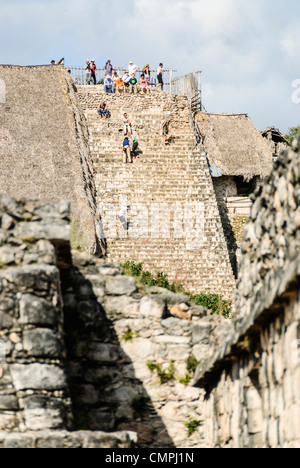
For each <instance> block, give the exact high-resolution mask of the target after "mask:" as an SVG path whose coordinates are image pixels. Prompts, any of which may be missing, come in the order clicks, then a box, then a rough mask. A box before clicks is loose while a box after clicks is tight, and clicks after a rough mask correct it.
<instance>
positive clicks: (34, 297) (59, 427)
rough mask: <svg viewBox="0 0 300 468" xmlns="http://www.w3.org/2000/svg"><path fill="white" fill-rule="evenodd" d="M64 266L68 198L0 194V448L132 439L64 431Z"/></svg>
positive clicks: (67, 407)
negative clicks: (17, 197)
mask: <svg viewBox="0 0 300 468" xmlns="http://www.w3.org/2000/svg"><path fill="white" fill-rule="evenodd" d="M71 265H72V260H71V255H70V206H69V203H67V202H59V203H57V204H56V205H55V204H49V203H48V202H42V201H25V200H24V199H22V200H17V201H16V200H13V199H12V198H10V197H9V196H7V195H1V196H0V344H1V356H0V358H1V360H0V431H3V432H1V433H0V446H1V447H10V448H11V447H19V448H22V447H25V446H26V447H38V448H39V447H92V446H99V447H102V446H106V447H129V446H131V445H132V443H133V441H134V440H135V436H134V435H133V434H132V435H131V434H129V433H125V432H122V433H118V434H112V435H111V436H110V435H108V434H104V433H97V432H93V433H88V432H80V433H79V432H74V431H73V432H70V430H71V429H73V414H72V402H71V399H70V392H69V386H68V374H67V371H66V357H67V353H66V347H65V340H64V333H65V332H64V316H63V303H62V292H61V289H62V287H66V285H67V284H69V283H70V281H71ZM3 351H4V355H3Z"/></svg>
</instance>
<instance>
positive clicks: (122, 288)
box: [106, 275, 136, 296]
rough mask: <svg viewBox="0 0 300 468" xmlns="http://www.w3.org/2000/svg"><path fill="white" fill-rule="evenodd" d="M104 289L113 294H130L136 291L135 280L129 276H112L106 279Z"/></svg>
mask: <svg viewBox="0 0 300 468" xmlns="http://www.w3.org/2000/svg"><path fill="white" fill-rule="evenodd" d="M106 291H107V294H110V295H115V296H122V295H130V294H133V293H134V292H135V291H136V281H135V279H134V278H131V277H130V276H121V275H118V276H113V277H112V278H109V279H107V280H106Z"/></svg>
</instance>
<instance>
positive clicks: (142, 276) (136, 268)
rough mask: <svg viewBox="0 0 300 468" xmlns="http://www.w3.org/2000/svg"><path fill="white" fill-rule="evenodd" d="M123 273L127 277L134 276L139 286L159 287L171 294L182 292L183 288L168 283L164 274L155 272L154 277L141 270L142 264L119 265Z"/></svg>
mask: <svg viewBox="0 0 300 468" xmlns="http://www.w3.org/2000/svg"><path fill="white" fill-rule="evenodd" d="M121 267H122V268H123V270H124V273H125V274H126V275H129V276H134V277H135V278H137V280H138V284H139V285H141V286H159V287H161V288H165V289H168V290H169V291H172V292H182V291H183V286H182V284H178V283H170V282H169V280H168V276H167V275H165V274H164V273H162V272H160V271H157V272H156V273H155V274H154V275H153V274H152V273H150V272H149V271H144V270H143V263H134V262H132V261H127V262H126V263H123V264H121Z"/></svg>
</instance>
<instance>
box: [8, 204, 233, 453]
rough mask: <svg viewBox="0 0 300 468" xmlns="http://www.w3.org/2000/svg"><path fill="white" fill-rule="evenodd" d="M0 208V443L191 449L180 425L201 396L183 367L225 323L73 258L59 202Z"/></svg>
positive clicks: (109, 268)
mask: <svg viewBox="0 0 300 468" xmlns="http://www.w3.org/2000/svg"><path fill="white" fill-rule="evenodd" d="M0 212H1V228H0V235H1V238H0V239H1V247H0V265H1V268H0V285H1V288H0V340H1V343H3V342H4V343H5V359H3V361H4V362H3V363H2V365H1V374H2V375H1V379H0V431H1V432H0V446H1V447H12V446H14V447H23V446H30V447H31V446H33V447H47V446H48V447H67V446H69V447H77V446H88V447H89V446H94V445H96V446H100V447H101V446H107V447H117V446H119V447H122V446H126V447H129V446H132V444H134V445H135V446H137V447H196V446H198V444H199V434H196V435H194V436H193V435H192V436H191V437H188V434H187V427H186V425H185V424H186V423H188V422H189V421H190V419H191V418H193V419H197V420H200V419H201V407H200V406H199V401H200V400H201V398H202V397H203V391H202V390H201V389H197V388H194V387H193V386H192V385H191V382H190V380H191V379H192V377H193V372H194V370H195V369H194V370H193V371H188V370H187V359H188V358H189V357H191V356H194V358H195V359H198V360H200V359H201V358H202V357H203V356H206V354H207V352H209V349H210V346H211V340H213V337H214V336H218V335H220V334H222V333H223V330H224V326H226V320H225V319H223V318H221V317H218V316H212V315H211V314H210V312H209V311H207V310H205V309H204V308H202V307H195V306H194V307H191V305H190V304H189V302H188V297H187V296H184V295H182V294H174V293H171V292H169V291H166V290H163V289H161V288H150V289H149V290H148V289H147V290H143V289H142V290H141V289H139V288H138V287H137V285H136V282H135V280H134V279H133V278H130V277H126V276H124V275H123V274H122V271H121V269H120V267H119V266H118V265H116V264H108V263H106V262H105V261H104V260H100V259H96V258H95V257H90V256H89V255H87V254H84V253H80V252H76V251H72V253H71V252H70V245H69V238H70V223H69V215H70V213H69V204H68V203H66V202H60V203H57V204H49V203H48V202H42V201H28V200H24V199H22V200H14V199H12V198H10V197H9V196H7V195H2V196H1V198H0ZM29 218H30V219H31V221H29ZM24 220H26V221H24ZM179 305H180V308H179ZM178 314H179V315H180V317H179V316H178ZM184 318H186V319H185V320H183V319H184ZM188 318H189V319H188ZM208 332H210V333H208ZM150 362H151V363H152V364H157V365H159V366H161V369H162V371H164V372H165V373H168V372H169V369H170V365H171V364H172V366H173V371H172V372H171V374H172V375H171V376H169V378H168V379H166V380H161V377H160V376H159V374H158V373H157V371H156V370H155V371H151V370H150V369H149V366H148V363H150ZM188 374H189V379H188V380H187V381H186V382H185V384H184V383H180V382H179V379H180V378H184V379H185V378H186V377H187V375H188ZM135 434H136V435H135ZM203 437H204V435H203V434H202V435H200V439H201V438H203Z"/></svg>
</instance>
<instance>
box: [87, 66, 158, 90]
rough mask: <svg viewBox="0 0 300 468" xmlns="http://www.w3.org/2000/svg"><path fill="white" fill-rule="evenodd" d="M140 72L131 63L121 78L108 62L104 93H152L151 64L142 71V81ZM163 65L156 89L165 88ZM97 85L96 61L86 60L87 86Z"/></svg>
mask: <svg viewBox="0 0 300 468" xmlns="http://www.w3.org/2000/svg"><path fill="white" fill-rule="evenodd" d="M138 70H139V68H138V66H137V65H135V64H134V63H133V61H130V62H129V65H128V67H127V69H126V71H125V73H124V75H123V76H120V75H119V74H118V72H117V71H116V70H115V69H114V67H113V66H112V64H111V61H110V60H107V62H106V64H105V66H104V91H105V92H106V93H126V92H129V93H137V92H138V91H140V92H141V93H150V86H151V84H152V83H151V72H150V67H149V64H147V65H145V66H144V68H143V69H142V73H141V76H140V79H139V80H138V79H137V78H136V73H137V71H138ZM163 72H164V69H163V64H162V63H160V64H159V66H158V68H157V70H156V79H157V84H156V86H155V88H161V90H163V88H164V82H163ZM91 82H93V84H94V85H96V84H97V67H96V63H95V59H93V60H91V62H90V61H89V60H86V65H85V84H88V85H89V84H91Z"/></svg>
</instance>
